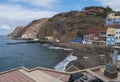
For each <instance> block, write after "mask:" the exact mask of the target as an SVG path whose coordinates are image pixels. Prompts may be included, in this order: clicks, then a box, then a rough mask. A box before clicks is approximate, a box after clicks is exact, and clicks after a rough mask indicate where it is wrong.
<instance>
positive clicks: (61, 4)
mask: <svg viewBox="0 0 120 82" xmlns="http://www.w3.org/2000/svg"><path fill="white" fill-rule="evenodd" d="M85 6H110V7H111V8H113V9H114V10H120V9H119V8H120V0H0V35H1V34H2V35H3V34H8V33H9V32H11V31H12V30H13V29H14V28H15V27H16V26H21V25H22V26H25V25H27V24H28V23H29V22H30V21H32V20H35V19H40V18H46V17H51V16H53V15H55V14H57V13H60V12H67V11H71V10H81V9H82V8H84V7H85Z"/></svg>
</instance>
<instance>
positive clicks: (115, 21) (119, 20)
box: [106, 18, 120, 25]
mask: <svg viewBox="0 0 120 82" xmlns="http://www.w3.org/2000/svg"><path fill="white" fill-rule="evenodd" d="M113 24H119V25H120V18H117V19H114V18H106V25H113Z"/></svg>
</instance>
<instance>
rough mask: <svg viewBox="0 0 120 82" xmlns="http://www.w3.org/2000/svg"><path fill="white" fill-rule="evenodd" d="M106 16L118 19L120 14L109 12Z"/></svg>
mask: <svg viewBox="0 0 120 82" xmlns="http://www.w3.org/2000/svg"><path fill="white" fill-rule="evenodd" d="M107 18H112V19H119V18H120V15H116V13H110V14H108V15H107Z"/></svg>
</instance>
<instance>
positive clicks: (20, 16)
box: [0, 4, 57, 30]
mask: <svg viewBox="0 0 120 82" xmlns="http://www.w3.org/2000/svg"><path fill="white" fill-rule="evenodd" d="M56 13H57V12H54V11H49V10H33V9H26V8H24V7H22V6H21V5H18V4H16V5H12V4H0V26H1V27H0V28H1V29H7V28H8V27H9V26H7V25H4V24H8V25H10V26H11V29H12V30H13V29H14V28H15V27H16V26H19V25H26V24H27V23H29V22H31V21H32V20H35V19H40V18H48V17H51V16H53V15H55V14H56ZM6 26H7V27H6ZM11 29H10V28H8V29H7V30H11Z"/></svg>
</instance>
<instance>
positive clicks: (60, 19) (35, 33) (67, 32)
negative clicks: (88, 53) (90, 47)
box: [11, 7, 106, 42]
mask: <svg viewBox="0 0 120 82" xmlns="http://www.w3.org/2000/svg"><path fill="white" fill-rule="evenodd" d="M105 10H106V9H105V8H103V7H86V8H85V9H83V10H82V11H71V12H67V13H60V14H57V15H55V16H53V17H51V18H49V19H39V20H35V21H32V22H31V23H30V24H28V25H27V26H26V27H24V30H22V32H21V30H20V31H19V32H18V31H17V30H19V29H18V28H16V29H17V30H15V31H14V32H13V33H11V34H12V36H13V37H14V36H19V37H22V38H31V39H34V38H39V39H44V38H45V37H46V36H52V37H53V38H54V39H58V40H60V41H61V42H67V41H70V40H72V39H74V38H75V37H79V36H83V35H84V34H85V33H86V31H87V30H91V29H95V28H103V27H104V24H105V18H104V15H105V14H106V12H105ZM13 34H14V35H13ZM21 34H22V35H21ZM20 35H21V36H20Z"/></svg>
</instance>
